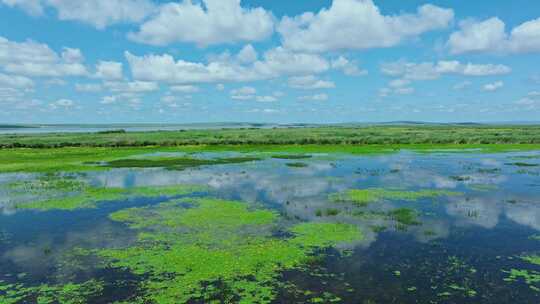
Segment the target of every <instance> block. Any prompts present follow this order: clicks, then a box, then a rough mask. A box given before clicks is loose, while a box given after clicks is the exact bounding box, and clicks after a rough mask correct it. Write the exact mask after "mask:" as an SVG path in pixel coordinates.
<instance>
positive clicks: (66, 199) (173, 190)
mask: <svg viewBox="0 0 540 304" xmlns="http://www.w3.org/2000/svg"><path fill="white" fill-rule="evenodd" d="M11 187H12V188H13V189H16V190H18V191H20V190H21V189H23V190H24V189H29V191H31V192H32V193H34V194H37V195H39V196H40V197H43V198H42V199H41V200H35V201H31V202H19V203H17V204H15V208H18V209H33V210H41V211H47V210H75V209H81V208H95V207H96V205H97V203H99V202H105V201H116V200H125V199H127V198H130V197H160V196H167V197H174V196H179V195H187V194H190V193H194V192H202V191H205V190H207V188H206V187H204V186H196V185H173V186H159V187H135V188H106V187H91V186H89V185H87V184H86V183H84V182H82V181H80V180H72V179H67V180H66V179H65V178H63V177H55V178H49V179H47V180H46V181H43V180H41V179H38V180H37V181H33V180H32V181H27V182H17V183H15V184H13V185H11Z"/></svg>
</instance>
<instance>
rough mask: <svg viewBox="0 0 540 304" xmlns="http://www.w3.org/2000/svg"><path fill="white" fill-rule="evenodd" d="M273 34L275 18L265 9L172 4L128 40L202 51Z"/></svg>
mask: <svg viewBox="0 0 540 304" xmlns="http://www.w3.org/2000/svg"><path fill="white" fill-rule="evenodd" d="M273 31H274V17H273V16H272V14H271V13H270V12H267V11H266V10H264V9H263V8H260V7H257V8H244V7H242V6H241V3H240V0H202V1H201V2H193V1H190V0H184V1H181V2H178V3H176V2H169V3H165V4H163V5H161V6H160V7H159V12H158V13H157V14H156V15H155V16H153V17H152V18H151V19H150V20H148V21H146V22H145V23H143V24H142V25H141V26H140V28H139V30H138V31H137V32H134V33H130V34H129V36H128V37H129V38H130V39H132V40H134V41H137V42H141V43H146V44H151V45H167V44H170V43H174V42H191V43H195V44H197V45H199V46H201V47H205V46H208V45H213V44H220V43H232V42H240V41H260V40H263V39H266V38H268V37H269V36H270V35H271V34H272V33H273Z"/></svg>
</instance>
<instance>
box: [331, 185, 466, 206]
mask: <svg viewBox="0 0 540 304" xmlns="http://www.w3.org/2000/svg"><path fill="white" fill-rule="evenodd" d="M454 195H461V193H460V192H454V191H447V190H431V189H429V190H418V191H404V190H391V189H384V188H367V189H351V190H347V191H345V192H342V193H333V194H330V196H329V198H330V200H331V201H334V202H353V203H354V204H356V205H358V206H367V205H369V204H371V203H376V202H378V201H382V200H401V201H416V200H418V199H422V198H434V197H440V196H454Z"/></svg>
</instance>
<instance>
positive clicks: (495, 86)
mask: <svg viewBox="0 0 540 304" xmlns="http://www.w3.org/2000/svg"><path fill="white" fill-rule="evenodd" d="M503 86H504V83H503V82H502V81H496V82H493V83H488V84H486V85H484V86H483V87H482V89H483V90H484V91H487V92H494V91H497V90H498V89H500V88H502V87H503Z"/></svg>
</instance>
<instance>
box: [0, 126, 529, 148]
mask: <svg viewBox="0 0 540 304" xmlns="http://www.w3.org/2000/svg"><path fill="white" fill-rule="evenodd" d="M429 144H432V145H452V144H453V145H456V144H457V145H480V144H482V145H485V144H540V126H539V125H534V126H509V125H497V126H493V125H490V126H487V125H486V126H484V125H474V126H462V125H445V126H440V125H437V126H427V125H422V126H372V127H355V128H349V127H316V128H284V129H221V130H188V131H156V132H127V133H122V132H112V133H109V132H101V133H51V134H25V135H23V134H19V135H0V148H58V147H149V146H161V147H174V146H193V145H208V146H216V145H217V146H221V145H233V146H238V145H242V146H246V145H247V146H261V145H334V146H339V145H429Z"/></svg>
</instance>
